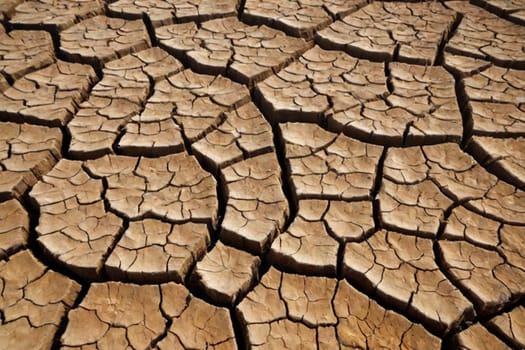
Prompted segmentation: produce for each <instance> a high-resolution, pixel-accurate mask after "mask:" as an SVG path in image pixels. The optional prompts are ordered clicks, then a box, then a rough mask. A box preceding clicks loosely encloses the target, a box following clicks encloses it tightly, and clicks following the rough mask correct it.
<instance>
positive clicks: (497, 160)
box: [469, 136, 525, 189]
mask: <svg viewBox="0 0 525 350" xmlns="http://www.w3.org/2000/svg"><path fill="white" fill-rule="evenodd" d="M469 147H470V150H471V152H472V153H473V154H474V156H475V157H476V159H478V160H479V161H480V162H481V163H482V164H484V165H485V166H486V167H487V168H488V169H489V171H490V172H492V173H493V174H495V175H496V176H498V177H499V178H501V179H503V180H505V181H507V182H509V183H511V184H513V185H515V186H517V187H519V188H523V189H525V138H523V137H518V138H504V139H502V138H494V137H484V136H474V137H473V138H472V140H471V143H470V145H469Z"/></svg>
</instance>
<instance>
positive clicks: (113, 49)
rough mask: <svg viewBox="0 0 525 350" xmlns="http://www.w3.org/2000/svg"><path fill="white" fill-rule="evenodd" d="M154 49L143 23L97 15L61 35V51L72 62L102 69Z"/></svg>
mask: <svg viewBox="0 0 525 350" xmlns="http://www.w3.org/2000/svg"><path fill="white" fill-rule="evenodd" d="M150 46H151V42H150V38H149V35H148V31H147V29H146V26H145V25H144V22H143V21H142V20H136V21H127V20H124V19H120V18H110V17H106V16H96V17H93V18H89V19H86V20H83V21H82V22H80V23H77V24H75V25H74V26H72V27H70V28H68V29H66V30H64V31H62V32H60V51H61V52H62V54H64V55H65V56H66V57H67V58H68V59H70V60H72V61H77V62H83V63H89V64H94V65H97V66H99V67H101V66H103V64H104V63H105V62H107V61H111V60H114V59H117V58H119V57H122V56H124V55H127V54H129V53H132V52H137V51H140V50H144V49H146V48H148V47H150Z"/></svg>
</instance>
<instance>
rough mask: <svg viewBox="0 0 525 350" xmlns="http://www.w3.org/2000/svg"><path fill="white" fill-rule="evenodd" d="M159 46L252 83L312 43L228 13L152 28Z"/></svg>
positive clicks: (200, 65) (208, 69)
mask: <svg viewBox="0 0 525 350" xmlns="http://www.w3.org/2000/svg"><path fill="white" fill-rule="evenodd" d="M155 34H156V37H157V39H158V40H159V42H160V44H161V46H162V47H164V48H165V49H166V50H168V51H170V52H172V53H174V54H175V55H177V56H178V57H181V58H184V59H187V60H188V61H189V63H190V66H191V67H192V68H193V69H194V70H196V71H199V72H202V73H207V74H224V73H227V74H228V75H229V76H230V77H231V78H232V79H234V80H236V81H238V82H241V83H244V84H253V83H254V82H257V81H260V80H262V79H264V78H266V77H268V76H270V75H271V74H273V72H274V71H277V70H279V69H281V68H282V67H283V66H284V65H286V64H287V63H289V62H290V61H291V60H293V59H294V58H296V57H298V56H300V55H301V54H302V53H303V52H304V51H306V50H307V49H309V48H310V47H311V43H308V42H306V41H305V40H303V39H298V38H293V37H289V36H287V35H286V34H285V33H283V32H281V31H278V30H275V29H272V28H269V27H266V26H249V25H246V24H244V23H242V22H241V21H239V20H238V19H237V17H228V18H221V19H214V20H211V21H207V22H204V23H202V24H201V25H200V27H197V25H196V24H195V23H193V22H191V23H184V24H173V25H169V26H165V27H161V28H158V29H156V30H155Z"/></svg>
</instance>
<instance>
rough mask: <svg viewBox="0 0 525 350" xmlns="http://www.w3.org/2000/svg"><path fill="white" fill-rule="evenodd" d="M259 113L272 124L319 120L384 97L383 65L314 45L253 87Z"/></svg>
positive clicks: (386, 91) (386, 89)
mask: <svg viewBox="0 0 525 350" xmlns="http://www.w3.org/2000/svg"><path fill="white" fill-rule="evenodd" d="M256 93H257V95H258V96H259V98H260V99H261V105H262V108H263V112H265V114H266V115H267V116H268V117H269V118H271V119H272V120H273V121H309V122H314V121H319V120H320V119H322V118H323V117H324V115H325V114H330V113H332V112H334V111H341V110H345V109H348V108H351V107H354V106H356V105H359V103H360V102H364V101H369V100H376V99H379V98H381V97H382V96H386V95H387V94H388V88H387V85H386V77H385V75H384V65H383V64H381V63H377V62H369V61H365V60H357V59H356V58H354V57H351V56H349V55H348V54H346V53H344V52H341V51H329V50H323V49H321V48H319V47H318V46H314V47H313V48H312V49H310V50H308V51H306V52H305V53H304V54H303V55H302V56H301V57H300V58H299V60H298V61H296V62H293V63H291V64H290V65H288V66H287V67H285V68H284V69H283V70H281V71H280V72H278V73H277V74H275V75H272V76H271V77H269V78H267V79H265V80H264V81H262V82H260V83H258V84H257V87H256Z"/></svg>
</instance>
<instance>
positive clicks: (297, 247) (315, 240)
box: [269, 200, 374, 276]
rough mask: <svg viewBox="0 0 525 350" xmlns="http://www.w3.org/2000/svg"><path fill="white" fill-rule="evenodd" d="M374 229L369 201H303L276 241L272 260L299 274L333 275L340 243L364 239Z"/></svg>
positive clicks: (273, 246) (272, 249)
mask: <svg viewBox="0 0 525 350" xmlns="http://www.w3.org/2000/svg"><path fill="white" fill-rule="evenodd" d="M373 229H374V221H373V218H372V204H371V203H370V202H336V201H321V200H302V201H299V210H298V213H297V216H296V218H295V220H294V221H293V223H292V224H291V225H290V227H289V228H288V230H287V231H286V232H284V233H283V234H281V235H279V236H277V237H276V239H275V241H274V242H273V244H272V246H271V249H270V255H269V259H270V261H272V263H274V264H275V265H277V266H280V267H282V268H283V269H287V270H291V271H294V272H296V273H307V274H314V275H328V276H334V275H335V273H336V267H337V252H338V249H339V244H340V242H346V241H356V240H362V239H363V238H365V237H366V235H368V234H370V233H371V232H372V231H373Z"/></svg>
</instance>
